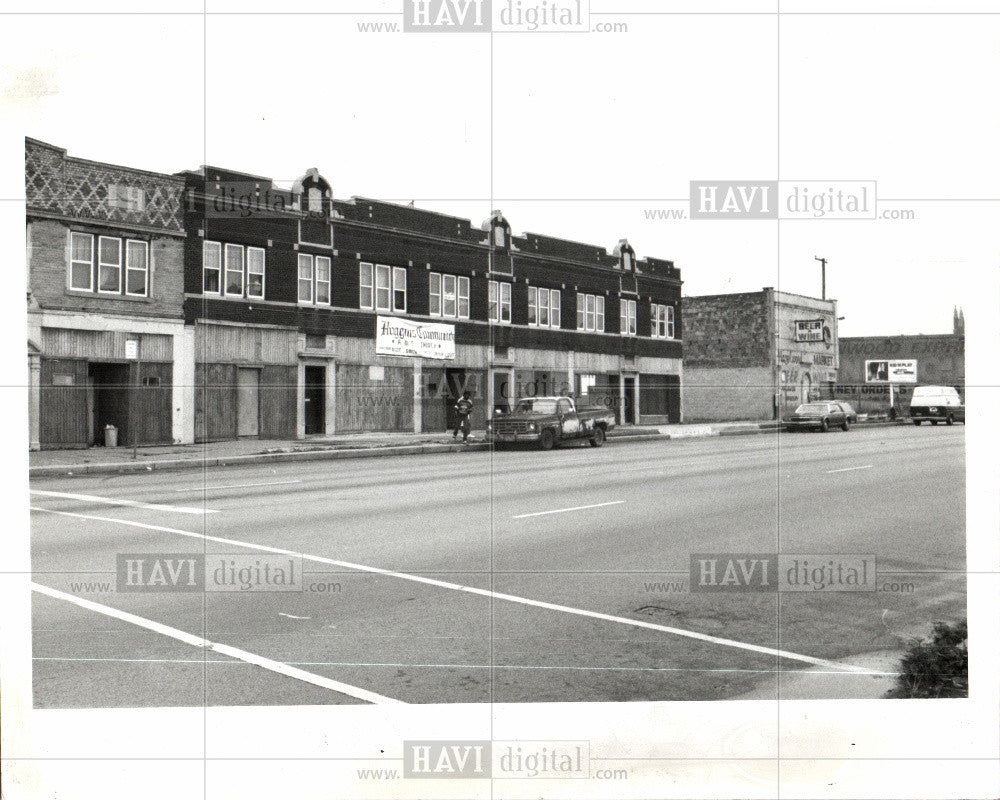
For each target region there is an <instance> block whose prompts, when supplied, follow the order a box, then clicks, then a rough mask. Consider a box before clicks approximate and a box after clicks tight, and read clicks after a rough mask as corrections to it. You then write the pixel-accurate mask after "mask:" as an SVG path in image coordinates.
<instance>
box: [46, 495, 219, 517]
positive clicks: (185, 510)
mask: <svg viewBox="0 0 1000 800" xmlns="http://www.w3.org/2000/svg"><path fill="white" fill-rule="evenodd" d="M31 493H32V494H37V495H40V496H41V497H61V498H63V499H65V500H83V501H85V502H88V503H107V504H108V505H112V506H129V507H130V508H149V509H152V510H153V511H176V512H177V513H178V514H218V513H219V512H218V511H213V510H212V509H210V508H191V507H189V506H164V505H160V504H158V503H140V502H139V501H138V500H119V499H118V498H115V497H98V496H97V495H93V494H72V493H71V492H47V491H42V490H41V489H32V490H31Z"/></svg>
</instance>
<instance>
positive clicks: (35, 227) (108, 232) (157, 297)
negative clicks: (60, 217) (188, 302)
mask: <svg viewBox="0 0 1000 800" xmlns="http://www.w3.org/2000/svg"><path fill="white" fill-rule="evenodd" d="M71 229H73V230H82V231H84V232H87V233H94V234H95V236H97V235H105V236H118V237H121V238H130V239H141V240H143V241H147V242H149V246H150V250H149V252H150V286H151V289H152V291H151V295H150V297H144V298H136V297H125V296H124V295H123V296H114V297H112V296H108V295H99V294H97V293H96V292H94V293H88V292H78V291H72V292H71V291H69V290H68V289H67V288H66V287H67V272H68V269H69V231H70V230H71ZM95 247H96V245H95ZM29 249H30V262H29V289H30V291H31V294H32V298H33V299H34V300H35V301H36V302H37V303H38V304H39V306H40V307H42V308H50V309H60V310H67V311H84V312H90V313H95V314H125V315H131V316H140V317H175V318H178V319H180V318H181V317H182V316H183V301H184V296H183V291H184V290H183V256H184V251H183V240H182V239H179V238H176V237H172V236H156V235H147V234H138V233H135V232H129V231H128V230H122V229H118V228H111V227H101V228H97V227H95V226H93V225H87V226H75V225H73V226H71V225H70V224H67V223H65V222H60V221H57V220H48V219H34V220H31V222H30V233H29ZM123 269H124V268H123Z"/></svg>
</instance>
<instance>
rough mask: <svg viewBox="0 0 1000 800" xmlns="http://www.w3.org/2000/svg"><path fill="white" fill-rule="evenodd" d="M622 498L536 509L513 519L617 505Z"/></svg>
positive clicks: (621, 501)
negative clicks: (604, 501)
mask: <svg viewBox="0 0 1000 800" xmlns="http://www.w3.org/2000/svg"><path fill="white" fill-rule="evenodd" d="M624 502H625V501H624V500H611V501H610V502H608V503H594V504H592V505H589V506H573V507H572V508H557V509H555V510H553V511H536V512H534V513H533V514H518V515H516V516H515V517H514V519H527V518H528V517H545V516H548V515H549V514H565V513H566V512H567V511H586V510H587V509H588V508H603V507H604V506H617V505H621V504H622V503H624Z"/></svg>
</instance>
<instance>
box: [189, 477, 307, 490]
mask: <svg viewBox="0 0 1000 800" xmlns="http://www.w3.org/2000/svg"><path fill="white" fill-rule="evenodd" d="M290 483H302V481H301V480H299V479H296V480H293V481H267V482H265V483H234V484H232V485H231V486H185V487H184V488H183V489H174V490H173V491H175V492H215V491H219V490H220V489H248V488H250V487H251V486H287V485H288V484H290Z"/></svg>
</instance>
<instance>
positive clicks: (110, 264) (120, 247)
mask: <svg viewBox="0 0 1000 800" xmlns="http://www.w3.org/2000/svg"><path fill="white" fill-rule="evenodd" d="M105 241H108V242H115V244H117V245H118V263H117V264H116V263H113V262H111V261H105V260H104V255H103V253H104V248H103V247H102V246H101V245H102V244H103V243H104V242H105ZM124 249H125V247H124V245H123V243H122V240H121V239H119V238H118V237H117V236H98V237H97V293H98V294H121V293H122V257H123V255H124V253H123V250H124ZM105 267H107V268H108V269H116V270H117V271H118V286H117V287H116V288H115V289H102V288H101V283H102V281H101V276H102V271H103V270H104V268H105Z"/></svg>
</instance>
